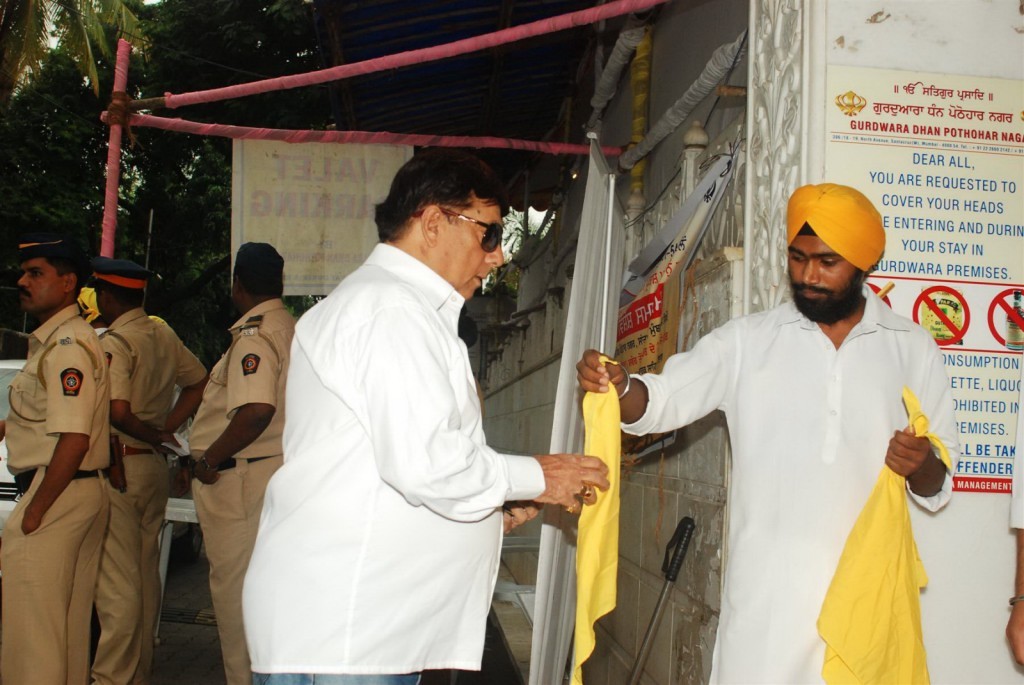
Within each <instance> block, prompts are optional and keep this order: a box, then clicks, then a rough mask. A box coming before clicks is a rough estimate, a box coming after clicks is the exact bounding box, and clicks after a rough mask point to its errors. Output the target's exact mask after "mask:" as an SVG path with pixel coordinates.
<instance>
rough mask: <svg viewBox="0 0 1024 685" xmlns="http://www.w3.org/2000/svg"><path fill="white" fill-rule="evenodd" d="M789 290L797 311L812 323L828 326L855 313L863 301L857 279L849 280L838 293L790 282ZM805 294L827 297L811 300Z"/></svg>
mask: <svg viewBox="0 0 1024 685" xmlns="http://www.w3.org/2000/svg"><path fill="white" fill-rule="evenodd" d="M789 285H790V288H792V290H793V304H795V305H796V308H797V310H798V311H799V312H800V313H801V314H803V315H804V316H806V317H807V318H808V319H810V320H811V321H813V322H814V323H820V324H825V325H826V326H830V325H832V324H834V323H836V322H839V321H842V320H843V319H845V318H847V317H849V316H850V315H851V314H853V313H854V312H856V311H857V308H858V307H860V305H861V303H862V302H863V301H864V298H863V296H862V295H861V284H860V279H859V278H856V277H854V278H851V279H850V282H849V283H848V284H847V286H846V288H844V289H843V290H841V291H839V292H838V293H836V292H833V291H831V290H828V289H826V288H817V287H815V286H810V285H797V284H796V283H793V282H792V281H790V283H789ZM806 292H816V293H822V294H824V295H827V297H825V298H824V299H821V300H811V299H808V298H807V297H805V296H804V293H806Z"/></svg>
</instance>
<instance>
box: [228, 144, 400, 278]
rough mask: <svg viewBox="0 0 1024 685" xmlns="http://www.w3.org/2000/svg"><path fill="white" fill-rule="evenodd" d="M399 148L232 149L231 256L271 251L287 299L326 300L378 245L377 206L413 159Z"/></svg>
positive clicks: (270, 146)
mask: <svg viewBox="0 0 1024 685" xmlns="http://www.w3.org/2000/svg"><path fill="white" fill-rule="evenodd" d="M412 152H413V149H412V148H411V147H409V146H404V145H356V144H337V143H335V144H331V143H297V144H296V143H282V142H276V141H268V140H236V141H235V142H234V153H233V164H232V184H231V185H232V187H231V254H232V255H234V254H235V252H236V251H237V250H238V247H239V246H240V245H241V244H242V243H245V242H263V243H270V244H271V245H273V246H274V247H276V248H277V251H278V252H280V253H281V256H282V257H284V294H285V295H326V294H327V293H329V292H330V291H331V290H333V289H334V286H336V285H337V284H338V282H339V281H341V279H342V278H344V277H345V276H347V275H348V274H349V273H351V272H352V271H354V270H355V268H356V267H357V266H359V265H360V264H362V262H363V260H364V259H366V257H367V255H369V254H370V251H371V250H372V249H373V246H374V245H376V244H377V227H376V224H375V223H374V221H373V212H374V206H375V205H377V204H378V203H380V202H381V201H382V200H383V199H384V198H385V197H387V194H388V189H389V188H390V186H391V179H392V178H394V176H395V173H396V172H397V171H398V169H399V167H401V166H402V164H404V163H405V162H406V161H407V160H408V159H410V158H411V157H412Z"/></svg>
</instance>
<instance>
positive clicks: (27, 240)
mask: <svg viewBox="0 0 1024 685" xmlns="http://www.w3.org/2000/svg"><path fill="white" fill-rule="evenodd" d="M37 257H49V258H53V259H66V260H68V261H70V262H72V263H73V264H74V265H75V271H77V272H78V274H79V276H84V275H85V274H87V273H89V258H88V257H87V256H86V254H85V251H84V250H82V248H81V246H79V244H78V243H77V242H76V241H75V240H73V239H72V238H70V237H69V236H66V235H62V234H60V233H26V234H25V235H23V236H21V240H19V241H18V261H21V262H24V261H27V260H29V259H36V258H37Z"/></svg>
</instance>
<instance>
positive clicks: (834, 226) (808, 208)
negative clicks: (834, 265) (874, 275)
mask: <svg viewBox="0 0 1024 685" xmlns="http://www.w3.org/2000/svg"><path fill="white" fill-rule="evenodd" d="M804 224H808V225H810V227H811V228H812V229H814V232H815V233H816V234H817V235H818V237H819V238H821V239H822V240H823V241H825V244H826V245H828V246H829V247H831V248H832V249H833V250H835V251H836V252H837V253H838V254H839V255H840V256H841V257H842V258H843V259H845V260H846V261H848V262H850V263H851V264H853V265H854V266H855V267H857V268H858V269H860V270H861V271H867V270H869V269H870V268H871V267H873V266H874V265H875V264H877V263H878V259H879V258H880V257H881V256H882V252H883V251H884V250H885V230H884V229H883V228H882V216H881V215H880V214H879V213H878V210H877V209H875V206H874V205H873V204H871V200H869V199H867V198H866V197H864V195H863V194H862V193H860V192H859V191H857V190H854V189H853V188H851V187H849V186H841V185H836V184H834V183H822V184H820V185H816V186H814V185H811V186H803V187H801V188H797V189H796V191H795V192H794V193H793V195H792V196H791V197H790V198H789V209H788V211H787V212H786V244H787V245H788V244H790V243H792V242H793V239H794V238H796V234H797V233H799V232H800V229H801V228H803V226H804Z"/></svg>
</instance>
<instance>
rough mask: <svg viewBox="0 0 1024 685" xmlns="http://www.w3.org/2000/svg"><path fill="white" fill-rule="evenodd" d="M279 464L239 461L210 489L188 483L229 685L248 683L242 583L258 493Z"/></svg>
mask: <svg viewBox="0 0 1024 685" xmlns="http://www.w3.org/2000/svg"><path fill="white" fill-rule="evenodd" d="M283 462H284V458H283V457H280V456H277V457H271V458H269V459H263V460H261V461H257V462H253V463H249V462H247V461H245V460H243V459H239V460H238V465H237V466H235V468H233V469H229V470H227V471H222V472H221V473H220V479H219V480H218V481H217V482H216V483H214V484H213V485H206V484H204V483H201V482H199V481H198V480H193V481H192V497H193V498H194V499H195V502H196V514H197V516H198V517H199V525H200V526H201V527H202V529H203V540H204V542H205V544H206V557H207V559H209V561H210V597H211V598H212V599H213V611H214V613H215V614H216V616H217V633H218V634H219V636H220V651H221V654H222V655H223V657H224V674H225V675H226V676H227V684H228V685H251V683H252V671H251V668H250V665H249V648H248V647H247V646H246V644H245V629H244V627H243V625H242V581H244V580H245V571H246V569H247V568H248V567H249V558H250V557H251V556H252V548H253V546H254V545H255V544H256V531H257V529H258V528H259V524H260V513H261V512H262V510H263V493H264V492H265V491H266V489H267V483H268V482H269V481H270V477H271V476H272V475H274V472H275V471H277V469H278V468H280V466H281V464H282V463H283Z"/></svg>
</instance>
